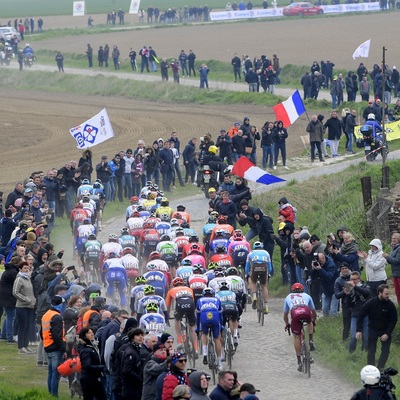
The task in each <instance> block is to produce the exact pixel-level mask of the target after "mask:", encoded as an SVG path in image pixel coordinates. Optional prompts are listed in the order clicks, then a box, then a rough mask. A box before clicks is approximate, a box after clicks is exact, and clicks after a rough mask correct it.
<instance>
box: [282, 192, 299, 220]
mask: <svg viewBox="0 0 400 400" xmlns="http://www.w3.org/2000/svg"><path fill="white" fill-rule="evenodd" d="M278 204H279V215H282V216H283V217H284V218H285V222H291V223H292V224H294V222H295V221H296V212H297V209H296V207H293V206H292V205H291V204H290V203H289V201H288V199H287V198H286V197H282V198H281V199H280V200H279V201H278Z"/></svg>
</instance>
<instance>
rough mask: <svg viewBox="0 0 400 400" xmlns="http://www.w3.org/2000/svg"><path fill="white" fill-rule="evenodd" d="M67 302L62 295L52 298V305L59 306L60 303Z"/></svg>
mask: <svg viewBox="0 0 400 400" xmlns="http://www.w3.org/2000/svg"><path fill="white" fill-rule="evenodd" d="M64 302H65V300H64V299H63V298H62V297H61V296H57V295H56V296H54V297H53V298H52V299H51V305H52V306H59V305H60V304H62V303H64Z"/></svg>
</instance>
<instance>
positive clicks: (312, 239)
mask: <svg viewBox="0 0 400 400" xmlns="http://www.w3.org/2000/svg"><path fill="white" fill-rule="evenodd" d="M318 240H320V239H319V237H318V236H317V235H311V237H310V242H314V241H318Z"/></svg>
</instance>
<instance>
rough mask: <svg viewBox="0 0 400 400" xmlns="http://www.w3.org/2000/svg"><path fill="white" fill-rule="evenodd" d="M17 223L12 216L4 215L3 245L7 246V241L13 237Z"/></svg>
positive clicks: (2, 227)
mask: <svg viewBox="0 0 400 400" xmlns="http://www.w3.org/2000/svg"><path fill="white" fill-rule="evenodd" d="M16 226H17V224H16V223H15V222H14V220H13V219H12V218H8V217H3V218H2V220H1V245H2V246H3V247H5V246H7V243H8V242H9V241H10V239H11V235H12V233H13V232H14V229H15V227H16Z"/></svg>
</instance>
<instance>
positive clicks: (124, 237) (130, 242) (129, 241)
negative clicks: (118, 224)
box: [118, 227, 137, 254]
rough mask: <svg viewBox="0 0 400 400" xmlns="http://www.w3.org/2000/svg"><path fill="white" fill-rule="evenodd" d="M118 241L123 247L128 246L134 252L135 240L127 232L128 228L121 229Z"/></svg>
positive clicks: (135, 249)
mask: <svg viewBox="0 0 400 400" xmlns="http://www.w3.org/2000/svg"><path fill="white" fill-rule="evenodd" d="M118 242H119V244H120V245H121V246H122V248H123V249H125V248H127V247H129V248H130V249H132V252H133V254H136V252H137V247H136V240H135V238H134V237H133V236H132V235H131V234H130V233H129V228H126V227H124V228H122V229H121V236H120V237H119V239H118Z"/></svg>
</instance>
